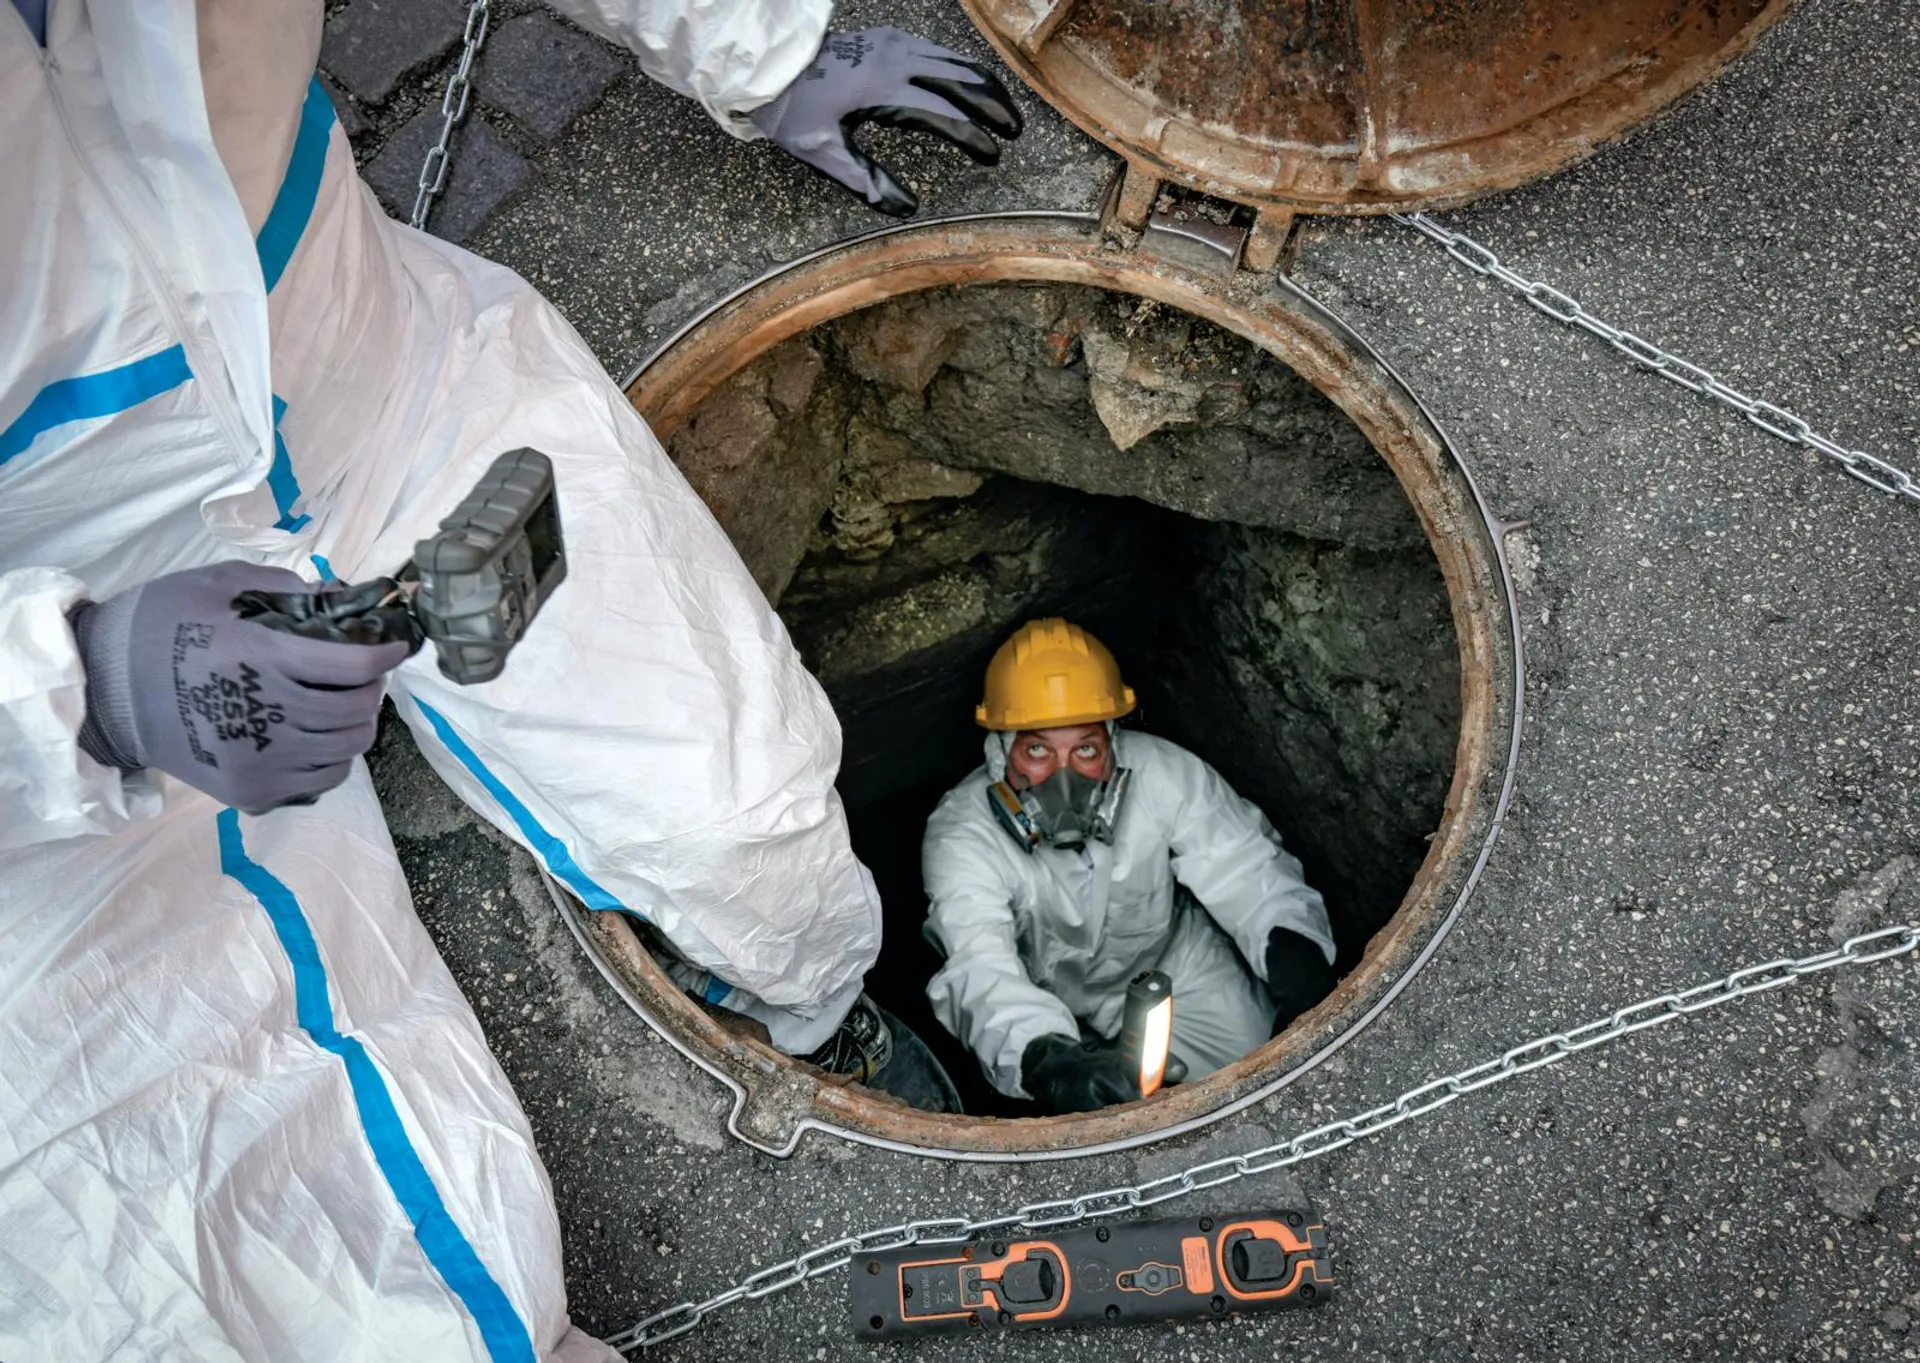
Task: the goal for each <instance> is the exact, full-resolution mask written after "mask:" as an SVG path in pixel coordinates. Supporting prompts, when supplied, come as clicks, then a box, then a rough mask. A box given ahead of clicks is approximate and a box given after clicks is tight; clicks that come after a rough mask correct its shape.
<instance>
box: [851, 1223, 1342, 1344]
mask: <svg viewBox="0 0 1920 1363" xmlns="http://www.w3.org/2000/svg"><path fill="white" fill-rule="evenodd" d="M851 1267H852V1273H851V1280H852V1302H851V1307H852V1314H853V1328H854V1332H855V1333H856V1334H858V1335H862V1336H864V1337H866V1338H868V1339H899V1338H903V1337H908V1336H913V1335H922V1334H936V1333H944V1332H963V1331H967V1330H978V1329H1013V1330H1019V1329H1035V1328H1040V1327H1044V1326H1051V1325H1124V1324H1128V1323H1139V1322H1144V1321H1163V1320H1180V1319H1191V1318H1194V1317H1200V1316H1225V1315H1229V1314H1232V1313H1234V1312H1239V1311H1279V1310H1287V1309H1290V1308H1293V1307H1300V1306H1312V1305H1316V1304H1318V1303H1320V1302H1323V1301H1326V1300H1327V1299H1328V1298H1329V1297H1330V1296H1331V1295H1332V1293H1333V1261H1332V1258H1331V1257H1330V1255H1329V1254H1328V1252H1327V1231H1326V1227H1325V1226H1324V1225H1322V1224H1321V1222H1320V1220H1319V1218H1318V1217H1316V1216H1315V1215H1313V1214H1312V1213H1310V1212H1303V1211H1269V1212H1251V1213H1244V1214H1235V1215H1230V1216H1203V1217H1192V1218H1184V1219H1181V1220H1171V1219H1169V1220H1153V1221H1116V1222H1111V1223H1109V1224H1106V1225H1098V1226H1078V1227H1075V1228H1074V1229H1072V1230H1062V1231H1056V1232H1044V1233H1037V1234H1036V1233H1029V1234H1025V1235H1017V1234H1016V1235H1009V1236H1007V1237H1006V1238H1004V1239H998V1240H991V1241H989V1240H974V1241H966V1242H957V1243H953V1244H946V1245H917V1246H913V1247H910V1248H907V1249H902V1250H894V1251H891V1252H888V1253H885V1254H873V1255H862V1256H861V1257H859V1258H856V1259H855V1260H854V1261H853V1264H852V1266H851Z"/></svg>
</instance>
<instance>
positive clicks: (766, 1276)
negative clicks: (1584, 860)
mask: <svg viewBox="0 0 1920 1363" xmlns="http://www.w3.org/2000/svg"><path fill="white" fill-rule="evenodd" d="M1916 948H1920V923H1903V924H1899V925H1897V926H1895V927H1890V928H1882V929H1880V930H1879V931H1878V932H1868V933H1862V934H1861V935H1859V936H1857V937H1850V938H1848V939H1847V940H1846V942H1845V943H1843V944H1842V945H1840V946H1838V947H1835V948H1834V949H1833V950H1831V951H1822V952H1816V953H1815V954H1813V955H1811V956H1802V957H1799V958H1798V959H1791V958H1786V957H1782V958H1780V959H1779V960H1773V961H1767V962H1765V963H1764V964H1761V965H1750V966H1745V967H1743V968H1741V969H1739V970H1736V971H1734V972H1733V973H1732V974H1731V975H1728V976H1725V977H1724V978H1722V979H1718V980H1713V981H1710V982H1709V983H1706V984H1698V985H1695V986H1694V987H1693V988H1691V989H1686V990H1682V991H1681V992H1680V993H1677V994H1661V995H1658V996H1657V997H1654V998H1650V999H1643V1000H1641V1001H1640V1002H1639V1003H1634V1004H1629V1005H1628V1006H1627V1007H1625V1008H1621V1009H1619V1010H1617V1011H1615V1012H1613V1013H1610V1014H1608V1015H1607V1016H1606V1017H1602V1018H1596V1019H1595V1020H1594V1021H1592V1022H1589V1023H1586V1024H1585V1025H1584V1026H1580V1027H1575V1028H1573V1029H1572V1030H1571V1031H1566V1032H1554V1033H1552V1034H1550V1035H1547V1036H1542V1037H1536V1038H1535V1039H1534V1040H1532V1041H1529V1042H1527V1043H1526V1044H1525V1045H1524V1046H1515V1047H1514V1048H1513V1049H1512V1050H1509V1051H1506V1052H1504V1053H1503V1054H1501V1055H1498V1056H1496V1057H1494V1058H1493V1059H1491V1060H1484V1061H1482V1062H1481V1063H1479V1064H1478V1065H1474V1066H1471V1067H1470V1068H1468V1069H1464V1070H1461V1071H1459V1072H1458V1073H1455V1074H1450V1075H1447V1076H1446V1077H1445V1078H1443V1079H1432V1080H1429V1081H1428V1082H1426V1083H1424V1084H1422V1085H1420V1087H1418V1088H1414V1089H1408V1090H1407V1091H1406V1092H1405V1093H1403V1094H1401V1095H1400V1096H1399V1097H1398V1098H1395V1099H1394V1100H1393V1101H1392V1102H1389V1103H1382V1104H1381V1105H1380V1106H1378V1107H1375V1108H1369V1109H1368V1110H1367V1111H1365V1112H1362V1113H1359V1114H1357V1115H1356V1116H1352V1117H1347V1118H1343V1119H1342V1120H1340V1121H1336V1122H1328V1123H1327V1124H1326V1125H1325V1126H1316V1127H1314V1128H1313V1129H1312V1130H1311V1131H1303V1132H1301V1133H1300V1134H1299V1135H1297V1136H1294V1137H1292V1138H1291V1139H1289V1140H1284V1141H1278V1142H1275V1143H1274V1144H1272V1145H1263V1146H1261V1147H1259V1148H1258V1149H1255V1150H1249V1151H1247V1152H1246V1153H1244V1154H1239V1155H1229V1156H1227V1157H1225V1158H1223V1159H1216V1160H1209V1161H1208V1162H1207V1163H1205V1164H1196V1165H1194V1166H1192V1167H1191V1168H1188V1169H1182V1170H1181V1171H1180V1172H1178V1173H1175V1174H1167V1175H1165V1176H1164V1177H1161V1178H1156V1179H1150V1180H1148V1181H1147V1182H1145V1183H1136V1184H1130V1185H1126V1186H1122V1187H1117V1188H1105V1189H1102V1190H1101V1191H1099V1192H1094V1193H1081V1194H1080V1195H1079V1196H1077V1197H1064V1198H1058V1199H1055V1200H1054V1201H1051V1202H1032V1203H1029V1204H1027V1205H1026V1206H1024V1207H1021V1208H1020V1209H1018V1210H1017V1211H1013V1212H1009V1213H1007V1214H1006V1215H1004V1216H996V1217H991V1218H988V1219H985V1220H978V1221H976V1220H971V1219H969V1218H967V1217H964V1216H952V1217H945V1218H942V1219H939V1220H932V1221H908V1222H905V1223H903V1224H901V1225H898V1226H887V1227H885V1228H883V1229H880V1230H871V1231H867V1232H866V1233H865V1234H863V1235H849V1236H846V1237H844V1238H842V1239H839V1240H835V1241H833V1242H832V1243H831V1244H825V1245H820V1246H817V1247H815V1248H813V1249H810V1250H807V1251H806V1252H805V1253H803V1254H800V1255H797V1256H796V1257H794V1258H792V1259H788V1260H786V1261H785V1262H784V1263H778V1264H775V1265H773V1266H772V1267H771V1268H763V1269H761V1270H760V1271H759V1272H758V1273H755V1274H753V1275H752V1276H751V1277H748V1278H744V1279H742V1280H741V1281H740V1282H738V1283H736V1284H734V1285H733V1286H732V1287H729V1288H727V1289H726V1291H724V1292H720V1293H717V1294H715V1295H714V1296H711V1297H708V1298H707V1299H706V1300H705V1301H698V1302H692V1301H686V1302H681V1303H680V1304H679V1305H677V1306H673V1307H669V1308H668V1309H667V1310H665V1311H661V1312H659V1313H657V1314H655V1315H651V1316H648V1317H647V1318H646V1319H645V1320H643V1321H641V1322H640V1323H639V1324H638V1325H635V1326H634V1327H633V1328H632V1329H630V1330H626V1331H624V1332H622V1333H621V1334H618V1335H615V1336H614V1337H613V1338H611V1339H609V1340H608V1341H607V1343H609V1344H611V1345H612V1346H613V1347H614V1348H616V1349H618V1350H620V1351H621V1352H623V1353H624V1352H627V1351H629V1350H632V1349H641V1348H646V1347H647V1346H649V1345H653V1344H659V1343H661V1342H662V1341H664V1340H668V1339H672V1338H673V1337H674V1336H676V1335H683V1334H685V1333H687V1331H689V1330H691V1329H693V1328H694V1327H695V1326H696V1325H698V1324H699V1323H700V1322H701V1321H702V1320H704V1319H705V1318H706V1317H707V1316H710V1315H712V1314H713V1313H714V1312H715V1311H718V1310H720V1309H722V1308H723V1307H727V1306H731V1305H733V1304H734V1303H735V1302H738V1301H744V1300H748V1299H751V1298H756V1297H766V1296H771V1295H773V1294H774V1293H776V1292H783V1291H785V1290H786V1289H787V1288H790V1287H796V1286H798V1285H799V1284H801V1283H803V1282H806V1281H807V1280H808V1279H809V1278H817V1277H819V1276H820V1275H821V1274H823V1273H831V1272H832V1271H833V1270H834V1269H836V1268H843V1267H845V1266H846V1265H847V1264H849V1263H851V1262H852V1261H853V1259H854V1258H855V1257H856V1256H858V1255H864V1254H880V1253H884V1252H885V1251H887V1250H894V1249H904V1248H906V1247H907V1246H908V1245H928V1244H952V1243H954V1242H955V1241H960V1240H971V1239H973V1238H975V1237H977V1236H982V1235H988V1234H991V1233H993V1232H995V1231H1005V1230H1021V1231H1029V1230H1044V1229H1046V1228H1048V1227H1050V1226H1064V1225H1069V1224H1072V1223H1074V1222H1079V1221H1088V1220H1093V1219H1096V1218H1099V1217H1103V1216H1117V1215H1119V1214H1121V1213H1123V1212H1130V1211H1139V1210H1141V1209H1143V1208H1146V1207H1152V1206H1155V1205H1156V1204H1158V1203H1161V1202H1166V1201H1168V1200H1169V1199H1171V1198H1176V1197H1184V1196H1185V1195H1186V1194H1188V1193H1194V1192H1198V1191H1200V1190H1201V1189H1203V1188H1214V1187H1218V1186H1219V1185H1220V1184H1223V1183H1232V1182H1234V1181H1236V1180H1238V1179H1243V1178H1250V1177H1252V1176H1253V1175H1255V1174H1264V1173H1270V1172H1272V1171H1273V1170H1275V1169H1284V1168H1286V1167H1287V1166H1288V1165H1290V1164H1299V1163H1301V1162H1302V1161H1305V1160H1310V1159H1318V1158H1319V1157H1320V1156H1322V1155H1329V1154H1332V1153H1333V1152H1334V1151H1335V1150H1339V1149H1341V1148H1342V1147H1344V1146H1348V1145H1352V1144H1353V1143H1354V1142H1355V1141H1360V1140H1365V1139H1367V1138H1368V1137H1370V1136H1377V1135H1379V1134H1380V1133H1381V1132H1383V1131H1388V1130H1391V1129H1392V1128H1393V1127H1396V1126H1398V1125H1400V1123H1402V1122H1407V1121H1412V1120H1413V1119H1414V1118H1415V1117H1420V1116H1424V1115H1425V1114H1427V1113H1429V1112H1433V1111H1436V1110H1438V1109H1440V1108H1443V1107H1445V1106H1447V1104H1449V1103H1452V1102H1455V1101H1457V1100H1458V1099H1460V1098H1464V1097H1465V1096H1466V1095H1467V1094H1469V1093H1474V1092H1477V1091H1479V1090H1480V1089H1483V1088H1491V1087H1492V1086H1493V1085H1495V1084H1501V1083H1505V1082H1506V1081H1507V1080H1509V1079H1512V1078H1515V1077H1517V1076H1519V1075H1522V1074H1527V1073H1530V1072H1532V1071H1533V1070H1537V1069H1544V1068H1545V1067H1546V1066H1548V1065H1556V1064H1558V1063H1559V1062H1560V1061H1562V1060H1565V1059H1566V1058H1567V1057H1568V1056H1570V1055H1577V1054H1579V1053H1580V1052H1581V1051H1586V1050H1591V1049H1592V1048H1593V1047H1595V1046H1602V1045H1605V1044H1607V1043H1608V1042H1611V1041H1618V1040H1619V1039H1620V1038H1621V1037H1625V1036H1631V1035H1633V1034H1634V1033H1635V1032H1644V1031H1646V1030H1647V1029H1648V1028H1649V1027H1658V1026H1660V1025H1661V1024H1662V1023H1667V1022H1672V1021H1673V1020H1674V1019H1675V1018H1680V1017H1687V1016H1689V1015H1691V1014H1694V1013H1699V1012H1703V1011H1705V1010H1706V1009H1709V1008H1717V1007H1719V1006H1720V1005H1721V1004H1724V1003H1731V1002H1733V1001H1734V1000H1735V999H1743V998H1747V997H1749V996H1751V995H1754V994H1764V993H1767V992H1768V991H1770V990H1774V989H1779V988H1781V987H1782V986H1784V985H1788V984H1792V983H1793V982H1794V981H1795V980H1797V979H1800V978H1801V977H1802V976H1806V975H1813V974H1817V973H1818V972H1820V971H1823V970H1832V969H1833V968H1834V967H1836V966H1842V965H1867V964H1869V963H1871V962H1874V961H1886V960H1891V959H1893V958H1894V957H1897V956H1905V955H1908V954H1910V953H1912V952H1913V951H1914V950H1915V949H1916Z"/></svg>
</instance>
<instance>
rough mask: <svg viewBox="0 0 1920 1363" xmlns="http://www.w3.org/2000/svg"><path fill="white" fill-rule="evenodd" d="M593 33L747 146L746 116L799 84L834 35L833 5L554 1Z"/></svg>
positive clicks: (751, 136) (810, 1)
mask: <svg viewBox="0 0 1920 1363" xmlns="http://www.w3.org/2000/svg"><path fill="white" fill-rule="evenodd" d="M551 3H552V4H553V7H554V8H555V9H557V10H559V11H560V12H561V13H562V14H564V15H566V16H567V18H569V19H571V20H573V21H574V22H575V23H576V24H578V25H580V27H582V28H584V29H586V30H587V31H588V32H590V33H597V34H599V35H600V36H601V37H603V38H605V39H607V40H608V41H609V42H615V43H619V44H620V45H621V46H623V47H625V48H627V49H628V50H629V51H631V52H632V53H633V54H634V55H635V56H636V57H638V58H639V59H640V67H641V69H642V70H644V71H645V72H646V73H647V74H648V75H649V76H651V77H652V78H653V79H654V80H657V81H659V82H660V83H661V84H662V85H664V86H666V87H667V88H668V89H669V90H677V91H679V92H680V93H681V94H683V95H685V96H687V97H688V98H689V99H696V100H699V101H700V106H701V107H702V108H704V109H705V110H706V111H707V112H708V113H709V114H712V115H713V117H714V120H715V121H716V122H717V123H719V124H720V126H721V127H723V128H725V129H726V130H727V131H728V132H730V133H732V134H733V135H734V136H735V137H738V138H740V139H742V140H743V141H748V142H751V141H755V140H756V139H758V138H759V137H760V136H761V133H760V130H759V129H758V128H756V127H754V126H753V124H751V123H750V122H748V121H747V115H748V114H750V113H752V112H753V111H754V110H755V109H758V108H759V107H760V106H761V105H763V104H768V103H771V102H772V101H773V99H774V97H775V96H776V95H778V94H779V93H780V92H781V91H783V90H785V89H786V88H787V87H788V86H789V85H791V84H793V82H794V81H796V80H798V79H799V78H800V73H801V72H802V71H804V70H806V69H807V66H808V64H809V63H810V62H812V60H813V58H814V56H815V54H817V53H818V52H819V51H820V44H821V43H822V42H823V41H825V39H826V36H827V19H828V16H829V15H830V14H832V12H833V4H832V0H551Z"/></svg>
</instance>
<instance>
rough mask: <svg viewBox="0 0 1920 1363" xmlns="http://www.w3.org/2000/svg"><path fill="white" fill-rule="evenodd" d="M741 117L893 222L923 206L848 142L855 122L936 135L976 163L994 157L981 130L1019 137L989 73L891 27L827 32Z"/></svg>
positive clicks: (1002, 91) (1009, 101)
mask: <svg viewBox="0 0 1920 1363" xmlns="http://www.w3.org/2000/svg"><path fill="white" fill-rule="evenodd" d="M748 117H749V118H750V119H751V120H752V122H753V124H754V126H755V127H757V128H759V129H760V131H761V132H763V133H765V134H766V135H767V137H768V138H769V139H771V140H772V142H773V143H774V145H775V146H778V147H780V148H781V149H782V150H784V151H786V152H789V153H791V154H792V155H793V156H795V157H797V158H798V159H799V160H801V161H803V162H805V163H806V164H807V165H809V166H812V167H813V168H814V169H815V170H817V171H819V172H820V173H821V174H822V175H825V176H826V177H827V178H828V179H830V180H834V181H837V182H839V183H840V184H843V185H845V186H846V187H847V188H848V189H850V190H852V191H853V192H854V193H855V194H858V195H860V196H861V197H862V198H864V199H865V200H866V201H867V203H868V205H869V206H870V207H873V208H877V209H879V210H880V211H881V212H882V213H887V214H891V215H892V216H894V217H896V218H904V217H906V216H907V215H908V214H910V213H912V212H913V211H914V210H915V209H916V208H918V207H919V206H920V201H919V200H918V199H917V198H915V197H914V195H913V193H912V191H910V190H908V189H907V188H906V186H904V185H902V184H901V183H900V182H899V181H898V180H896V179H894V178H893V176H892V175H891V174H889V173H888V171H887V168H886V167H885V166H882V165H881V164H879V163H878V162H877V161H875V160H874V159H873V158H872V157H871V156H869V155H867V153H866V152H864V151H862V150H861V149H860V148H859V147H857V146H855V145H854V141H853V134H854V133H855V132H856V131H858V130H859V129H860V127H861V126H862V125H864V124H867V123H880V124H884V125H886V126H889V127H895V128H911V129H915V130H917V131H920V132H930V133H933V134H934V135H935V136H937V137H944V138H946V139H947V141H949V142H951V143H953V144H954V145H955V146H956V147H958V148H960V150H961V151H963V152H965V153H966V154H967V155H968V156H970V157H972V158H973V159H974V160H975V161H977V162H978V163H979V164H981V165H983V166H990V165H992V164H993V163H994V162H996V161H998V160H999V159H1000V147H999V144H997V143H996V142H995V141H994V140H993V138H991V137H990V136H988V135H987V130H989V129H991V130H992V131H993V132H996V133H999V134H1000V136H1002V137H1018V136H1019V135H1020V127H1021V122H1020V110H1019V109H1018V108H1016V107H1015V106H1014V103H1013V97H1012V96H1011V95H1009V94H1008V93H1007V87H1006V86H1004V85H1002V84H1001V83H1000V81H999V79H998V78H997V77H995V76H994V75H993V73H992V72H990V71H988V70H987V69H986V68H985V67H984V66H980V65H979V64H977V63H975V62H972V61H969V60H968V59H967V58H965V57H963V56H961V55H960V54H959V53H958V52H955V51H952V50H951V49H949V48H945V47H941V46H940V45H939V44H938V43H930V42H927V41H926V40H925V39H922V38H916V37H914V36H913V35H912V34H911V33H902V32H901V31H900V30H899V29H897V28H870V29H867V30H866V31H865V32H863V33H829V34H828V35H827V40H826V42H825V43H823V44H822V45H821V48H820V54H819V55H818V56H817V57H815V58H814V59H813V65H811V66H809V67H808V68H807V69H806V70H805V71H803V72H801V73H800V78H799V79H798V80H796V81H794V83H793V84H792V85H789V86H788V87H787V88H786V89H785V90H784V91H782V92H781V93H780V94H779V95H778V96H777V97H776V98H775V99H774V100H773V102H772V103H771V104H767V105H765V106H763V107H761V108H759V109H756V110H754V111H753V113H752V114H750V115H748Z"/></svg>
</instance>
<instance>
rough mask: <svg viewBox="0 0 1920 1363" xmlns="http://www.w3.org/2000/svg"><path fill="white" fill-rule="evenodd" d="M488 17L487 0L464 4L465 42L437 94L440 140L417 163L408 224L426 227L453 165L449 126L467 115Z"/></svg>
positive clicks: (473, 0) (485, 36) (458, 122)
mask: <svg viewBox="0 0 1920 1363" xmlns="http://www.w3.org/2000/svg"><path fill="white" fill-rule="evenodd" d="M489 17H490V16H489V12H488V9H487V0H472V2H471V3H470V4H469V5H468V6H467V28H466V32H465V33H464V34H463V35H462V38H463V40H464V42H465V46H463V47H462V48H461V49H460V66H459V68H458V69H457V70H456V71H454V73H453V79H452V80H450V81H448V82H447V90H446V93H445V94H443V95H441V96H440V140H439V141H438V142H436V143H434V144H433V146H432V147H431V148H429V149H428V151H427V159H426V161H425V162H424V163H423V164H422V165H421V167H420V178H419V180H418V181H416V184H417V186H418V188H417V189H416V190H415V192H414V196H413V212H412V213H411V214H410V215H409V216H408V218H407V224H408V225H409V226H411V227H417V228H420V229H421V230H422V231H425V230H426V226H427V214H428V213H430V212H431V211H432V210H433V201H434V200H435V199H437V198H439V197H440V191H441V190H443V189H445V188H446V187H447V171H448V170H449V169H450V168H451V167H452V165H453V130H454V129H455V128H457V127H459V126H460V120H461V119H463V118H465V117H466V116H467V101H468V100H469V99H470V98H471V97H472V95H473V59H474V58H475V57H477V56H479V55H480V45H481V44H482V43H484V42H486V40H487V23H488V19H489Z"/></svg>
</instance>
